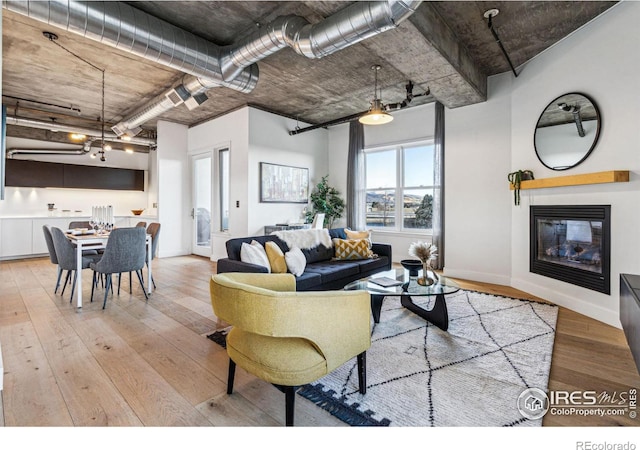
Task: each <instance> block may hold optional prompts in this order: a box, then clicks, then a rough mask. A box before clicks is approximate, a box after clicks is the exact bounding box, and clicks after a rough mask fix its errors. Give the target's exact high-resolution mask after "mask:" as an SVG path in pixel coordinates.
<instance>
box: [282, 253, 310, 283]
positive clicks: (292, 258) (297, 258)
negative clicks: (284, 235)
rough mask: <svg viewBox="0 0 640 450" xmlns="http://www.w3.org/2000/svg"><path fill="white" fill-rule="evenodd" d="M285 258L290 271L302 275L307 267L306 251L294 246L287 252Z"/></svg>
mask: <svg viewBox="0 0 640 450" xmlns="http://www.w3.org/2000/svg"><path fill="white" fill-rule="evenodd" d="M284 260H285V261H286V262H287V269H289V272H291V273H292V274H294V275H295V276H297V277H299V276H300V275H302V274H303V273H304V269H305V267H307V258H305V257H304V253H302V250H300V249H299V248H298V247H293V248H292V249H291V250H289V251H288V252H287V253H285V254H284Z"/></svg>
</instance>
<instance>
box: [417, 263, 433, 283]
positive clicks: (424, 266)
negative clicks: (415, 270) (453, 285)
mask: <svg viewBox="0 0 640 450" xmlns="http://www.w3.org/2000/svg"><path fill="white" fill-rule="evenodd" d="M434 282H435V281H434V279H433V278H431V277H430V276H429V263H428V262H427V261H423V262H422V277H420V278H419V279H418V283H419V284H421V285H422V286H431V285H432V284H433V283H434Z"/></svg>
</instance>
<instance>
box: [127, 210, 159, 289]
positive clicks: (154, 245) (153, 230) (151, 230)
mask: <svg viewBox="0 0 640 450" xmlns="http://www.w3.org/2000/svg"><path fill="white" fill-rule="evenodd" d="M140 223H146V222H140ZM136 226H138V225H136ZM147 234H149V235H151V260H153V259H155V257H156V252H157V249H158V239H159V238H160V224H159V223H157V222H152V223H150V224H149V226H148V227H147ZM145 263H146V265H147V267H149V260H148V255H147V254H146V253H145ZM121 275H122V274H118V295H120V276H121ZM142 282H143V284H144V274H142ZM151 282H152V283H153V288H154V289H155V288H156V282H155V280H154V279H153V275H152V276H151ZM131 292H132V287H131V272H129V293H131Z"/></svg>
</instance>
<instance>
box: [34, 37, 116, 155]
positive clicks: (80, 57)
mask: <svg viewBox="0 0 640 450" xmlns="http://www.w3.org/2000/svg"><path fill="white" fill-rule="evenodd" d="M43 34H44V36H45V37H46V38H47V39H49V41H50V42H52V43H54V44H55V45H57V46H58V47H60V48H61V49H62V50H64V51H65V52H67V53H69V54H70V55H72V56H74V57H76V58H78V59H79V60H80V61H82V62H83V63H85V64H87V65H89V66H91V67H93V68H94V69H96V70H99V71H100V72H101V73H102V107H101V114H100V124H101V126H100V140H101V144H100V151H99V152H98V153H100V160H101V161H105V158H104V125H105V122H104V74H105V69H102V68H100V67H98V66H96V65H95V64H93V63H92V62H91V61H87V60H86V59H84V58H83V57H82V56H80V55H78V54H76V53H74V52H72V51H71V50H69V49H68V48H66V47H65V46H64V45H62V44H60V43H59V42H56V40H57V39H58V36H57V35H56V34H54V33H51V32H48V31H45V32H44V33H43Z"/></svg>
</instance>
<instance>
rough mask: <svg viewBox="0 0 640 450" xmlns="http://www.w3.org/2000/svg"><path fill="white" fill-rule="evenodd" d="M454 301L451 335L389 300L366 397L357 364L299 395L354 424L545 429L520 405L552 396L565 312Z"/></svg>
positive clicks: (370, 358) (498, 301)
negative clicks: (526, 398) (535, 395)
mask: <svg viewBox="0 0 640 450" xmlns="http://www.w3.org/2000/svg"><path fill="white" fill-rule="evenodd" d="M446 298H447V306H448V309H449V321H450V323H449V329H448V331H442V330H440V329H439V328H437V327H435V326H433V325H431V324H429V323H427V322H425V321H424V320H423V319H421V318H420V317H418V316H416V315H415V314H413V313H411V312H410V311H408V310H406V309H405V308H403V307H402V306H401V305H400V300H399V298H398V297H387V298H386V299H385V300H384V303H383V306H382V314H381V317H380V323H378V324H374V326H373V332H372V346H371V348H370V349H369V351H368V352H367V393H366V394H365V395H361V394H360V393H358V377H357V367H356V362H355V358H354V360H353V363H348V364H345V365H344V366H342V367H340V368H339V369H338V370H336V371H334V372H333V373H331V374H329V375H327V376H326V377H324V378H322V379H320V380H319V381H318V382H316V383H313V384H312V385H307V386H305V387H303V388H302V389H301V390H300V391H299V393H300V395H302V396H304V397H306V398H308V399H309V400H311V401H314V402H315V403H316V404H318V406H320V407H322V408H324V409H326V410H328V411H330V412H331V413H332V414H334V415H335V416H336V417H338V418H340V419H341V420H343V421H345V422H346V423H349V424H352V425H382V426H416V427H427V426H540V425H541V423H542V419H538V420H528V419H525V418H524V417H523V416H522V415H521V414H520V412H519V411H518V409H517V404H516V402H517V399H518V396H519V395H520V393H521V392H522V391H523V390H524V389H525V388H529V387H536V388H540V389H542V390H546V388H547V384H548V380H549V369H550V365H551V353H552V350H553V341H554V336H555V327H556V320H557V313H558V308H557V307H556V306H553V305H547V304H542V303H535V302H530V301H527V300H517V299H511V298H505V297H497V296H493V295H488V294H483V293H477V292H471V291H464V290H461V291H459V292H457V293H455V294H451V295H448V296H447V297H446ZM414 301H415V303H416V304H420V301H419V298H418V299H414ZM426 302H428V300H427V299H426V298H425V299H424V302H423V304H424V305H427V309H429V308H430V305H428V304H427V303H426Z"/></svg>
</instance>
